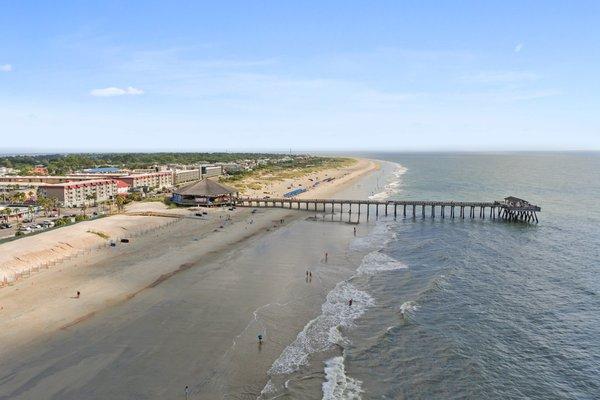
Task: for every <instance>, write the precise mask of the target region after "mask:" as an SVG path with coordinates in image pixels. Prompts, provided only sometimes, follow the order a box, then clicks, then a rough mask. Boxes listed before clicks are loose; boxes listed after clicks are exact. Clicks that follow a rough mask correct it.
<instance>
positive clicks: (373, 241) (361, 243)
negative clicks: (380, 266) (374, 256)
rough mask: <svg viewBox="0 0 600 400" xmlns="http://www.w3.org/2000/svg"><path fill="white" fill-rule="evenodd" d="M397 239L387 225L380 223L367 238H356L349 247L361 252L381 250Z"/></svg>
mask: <svg viewBox="0 0 600 400" xmlns="http://www.w3.org/2000/svg"><path fill="white" fill-rule="evenodd" d="M395 237H396V234H395V233H394V232H392V231H391V228H390V226H389V225H388V224H387V223H385V222H379V223H378V224H377V225H375V227H374V228H373V230H372V231H371V232H370V233H369V234H368V235H367V236H362V237H357V238H355V239H354V240H353V241H352V242H351V243H350V246H349V247H350V250H352V251H361V252H362V251H368V250H375V249H381V248H383V247H384V246H385V245H386V244H387V243H389V242H390V241H391V240H393V239H394V238H395Z"/></svg>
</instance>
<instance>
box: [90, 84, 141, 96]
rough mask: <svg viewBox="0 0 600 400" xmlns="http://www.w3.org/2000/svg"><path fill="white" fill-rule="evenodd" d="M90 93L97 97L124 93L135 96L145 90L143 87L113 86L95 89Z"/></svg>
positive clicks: (122, 94)
mask: <svg viewBox="0 0 600 400" xmlns="http://www.w3.org/2000/svg"><path fill="white" fill-rule="evenodd" d="M90 94H91V95H92V96H96V97H113V96H124V95H131V96H135V95H139V94H144V91H143V90H142V89H138V88H134V87H131V86H128V87H126V88H124V89H122V88H118V87H114V86H111V87H107V88H103V89H94V90H92V91H91V92H90Z"/></svg>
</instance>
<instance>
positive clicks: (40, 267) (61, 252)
mask: <svg viewBox="0 0 600 400" xmlns="http://www.w3.org/2000/svg"><path fill="white" fill-rule="evenodd" d="M179 221H180V219H179V218H165V217H158V216H151V217H145V216H125V215H115V216H112V217H107V218H102V219H99V220H95V221H85V222H81V223H78V224H75V225H70V226H66V227H63V228H59V229H55V230H52V231H49V232H44V233H40V234H38V235H35V236H31V237H23V238H20V239H17V240H15V241H12V242H8V243H5V244H2V245H0V288H2V287H6V286H9V285H11V284H14V283H15V282H17V281H19V280H21V279H24V278H27V277H29V276H31V274H34V273H37V272H40V271H44V270H48V269H50V268H53V267H55V266H58V265H61V264H65V263H66V262H69V261H72V260H75V259H82V260H83V259H84V258H85V257H86V256H87V257H90V256H92V255H93V254H94V253H99V252H102V251H105V250H106V249H107V248H110V247H112V245H111V244H112V243H114V245H115V246H120V245H121V243H120V242H121V239H132V238H136V237H140V236H143V235H147V234H150V233H158V232H159V231H163V230H165V229H166V228H168V227H170V226H172V225H174V224H176V223H177V222H179Z"/></svg>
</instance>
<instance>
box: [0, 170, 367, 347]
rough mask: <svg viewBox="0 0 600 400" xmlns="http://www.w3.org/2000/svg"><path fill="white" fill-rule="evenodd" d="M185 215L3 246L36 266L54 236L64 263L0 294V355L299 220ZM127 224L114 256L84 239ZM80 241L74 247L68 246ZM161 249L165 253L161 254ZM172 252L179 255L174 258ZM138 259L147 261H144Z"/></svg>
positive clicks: (96, 240)
mask: <svg viewBox="0 0 600 400" xmlns="http://www.w3.org/2000/svg"><path fill="white" fill-rule="evenodd" d="M376 168H377V164H376V163H374V162H372V161H370V160H364V159H359V160H358V162H357V164H356V165H354V166H353V167H352V168H351V169H348V170H345V171H342V173H340V175H339V177H338V178H337V179H336V180H334V181H333V182H332V183H331V184H328V185H320V186H319V187H317V188H315V189H314V190H311V191H308V192H306V193H303V195H304V196H307V197H311V198H317V197H322V198H323V197H327V196H331V195H334V193H335V192H338V191H339V190H342V189H343V188H344V187H346V186H348V185H349V184H351V183H353V182H355V181H356V180H358V179H360V178H361V177H363V176H364V175H365V174H368V173H369V172H371V171H373V170H375V169H376ZM139 204H140V205H141V207H139V206H138V207H134V208H132V209H131V210H130V211H132V212H135V211H140V210H144V209H146V210H147V209H148V208H155V206H156V205H157V204H158V203H139ZM149 206H150V207H149ZM169 211H170V210H169ZM185 213H188V214H189V211H185V210H181V209H177V210H175V211H174V215H175V216H179V217H185V218H177V219H175V218H167V217H142V216H127V215H117V216H112V217H107V218H103V219H99V220H96V221H89V222H84V223H80V224H77V225H74V226H71V227H65V228H61V229H62V232H64V233H63V234H61V233H62V232H61V230H55V231H53V232H48V233H44V234H40V235H37V236H36V237H30V238H24V239H21V240H19V241H15V242H11V243H7V244H4V245H2V246H3V247H9V246H10V247H18V246H19V245H21V246H23V245H25V244H26V241H29V242H33V241H35V242H37V243H36V245H37V248H36V249H35V251H34V252H32V253H33V256H35V257H37V258H38V259H39V258H42V259H43V258H44V256H45V254H44V252H43V251H42V250H40V248H43V246H44V245H46V246H48V247H49V250H48V251H47V252H49V253H50V254H51V255H52V256H54V257H56V255H57V254H60V253H59V251H58V250H57V247H52V246H51V245H49V244H48V243H52V242H51V240H46V241H44V240H43V239H44V235H47V236H57V237H58V236H60V237H59V238H56V239H54V240H56V241H57V242H61V243H68V244H69V245H68V246H64V245H63V246H62V248H65V249H66V250H65V251H66V252H67V255H66V257H67V258H66V259H64V260H63V261H62V262H61V263H59V264H57V265H56V266H54V267H52V268H49V269H43V270H42V271H43V272H42V273H39V274H32V275H31V276H30V277H29V279H25V280H21V281H18V282H15V283H14V284H13V285H11V286H9V287H4V288H2V289H0V316H1V317H2V324H1V327H2V329H1V330H0V332H1V333H0V354H3V353H6V352H7V351H9V350H13V349H15V348H18V347H19V346H23V345H25V344H27V343H28V342H30V341H33V340H35V339H38V338H39V337H40V335H41V336H43V335H44V334H47V333H51V332H55V331H58V330H66V329H69V328H70V327H72V326H74V325H76V324H78V323H80V322H82V321H85V320H88V319H89V318H92V317H93V316H95V315H96V314H98V313H100V312H102V311H103V310H106V309H108V308H110V307H113V306H115V305H118V304H122V303H123V302H126V301H128V300H130V299H131V298H133V297H135V296H136V295H137V294H138V293H140V292H141V291H143V290H145V289H147V288H152V287H155V286H156V285H158V284H159V283H161V282H163V281H164V280H166V279H169V278H170V277H172V276H173V275H175V274H177V273H179V272H182V271H185V270H186V269H187V268H191V266H193V265H195V263H196V264H197V263H198V260H200V259H202V263H203V264H204V263H207V262H209V260H210V259H211V257H212V258H216V257H218V256H220V255H222V254H223V253H227V252H230V251H232V249H233V248H234V247H235V246H236V245H240V244H242V245H243V242H244V241H246V240H248V239H250V238H253V237H255V236H257V235H260V234H264V233H266V232H269V231H271V230H273V229H277V228H279V227H281V226H282V225H285V224H280V223H279V222H278V221H282V220H283V221H285V223H288V222H290V221H292V220H294V219H297V218H301V217H303V216H304V215H303V214H302V213H297V212H295V211H289V210H265V211H264V212H260V213H258V214H252V213H251V210H249V209H237V210H235V211H233V212H232V211H228V210H209V214H208V216H207V217H206V218H189V217H188V216H187V215H183V214H185ZM111 219H112V220H111ZM126 223H129V225H126V226H127V227H128V228H127V230H128V233H127V234H126V235H123V236H128V237H132V240H131V243H129V244H126V245H122V244H120V243H118V244H117V246H116V247H115V248H111V247H110V246H107V245H106V240H103V239H102V238H101V237H99V236H98V235H95V234H93V233H90V232H89V231H102V232H109V233H110V234H111V236H112V237H116V236H117V234H118V233H119V230H120V229H119V228H123V225H124V224H126ZM141 229H144V233H143V234H140V235H139V236H137V235H134V234H133V232H135V231H136V230H141ZM69 231H72V232H69ZM115 231H116V233H114V232H115ZM81 235H83V236H85V238H86V240H85V241H79V242H77V244H75V242H76V240H75V238H77V237H78V236H81ZM187 236H191V237H194V240H193V241H192V243H191V244H190V243H187V244H185V245H184V244H179V245H178V243H177V238H178V237H187ZM66 238H69V239H71V240H68V239H66ZM59 239H62V240H59ZM69 242H70V243H69ZM192 245H193V246H194V250H193V251H190V252H189V254H187V255H186V251H187V248H188V247H190V246H192ZM198 245H202V248H203V249H202V250H201V251H198V250H197V249H196V247H198ZM161 246H162V247H167V249H168V250H166V251H161V250H160V247H161ZM176 248H178V252H177V253H178V254H177V256H176V257H173V254H172V253H173V250H174V249H176ZM7 254H10V252H9V251H6V252H3V255H4V256H5V257H6V255H7ZM73 254H79V256H78V257H73V258H70V259H69V258H68V257H69V255H73ZM140 254H146V255H147V256H148V257H150V256H152V255H154V256H153V257H152V258H149V259H146V257H142V256H140ZM163 254H164V255H163ZM62 256H63V257H65V255H62ZM22 258H25V257H22ZM48 261H51V260H48ZM77 291H80V292H81V293H82V296H81V298H79V299H77V301H76V302H74V301H73V299H72V298H71V297H73V296H75V293H76V292H77Z"/></svg>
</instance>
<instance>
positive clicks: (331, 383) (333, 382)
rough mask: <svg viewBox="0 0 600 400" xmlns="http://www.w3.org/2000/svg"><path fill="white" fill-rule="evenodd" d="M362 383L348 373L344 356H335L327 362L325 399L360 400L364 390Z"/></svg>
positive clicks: (324, 385) (324, 388)
mask: <svg viewBox="0 0 600 400" xmlns="http://www.w3.org/2000/svg"><path fill="white" fill-rule="evenodd" d="M361 384H362V382H361V381H359V380H358V379H354V378H351V377H349V376H348V375H347V374H346V368H345V366H344V357H341V356H339V357H333V358H331V359H329V360H327V361H326V362H325V382H323V386H322V388H323V400H359V399H360V398H361V396H360V394H361V393H362V392H363V390H362V387H361Z"/></svg>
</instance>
